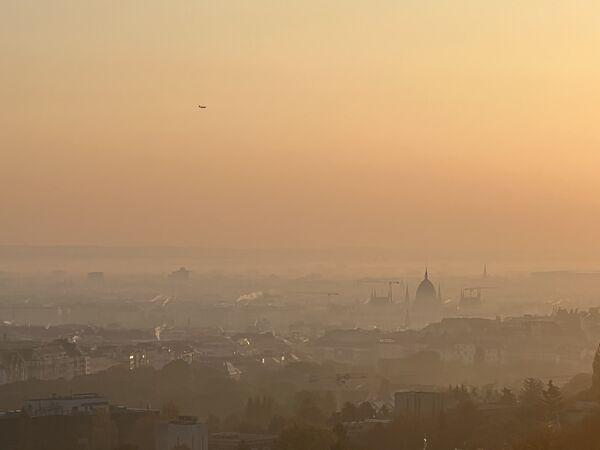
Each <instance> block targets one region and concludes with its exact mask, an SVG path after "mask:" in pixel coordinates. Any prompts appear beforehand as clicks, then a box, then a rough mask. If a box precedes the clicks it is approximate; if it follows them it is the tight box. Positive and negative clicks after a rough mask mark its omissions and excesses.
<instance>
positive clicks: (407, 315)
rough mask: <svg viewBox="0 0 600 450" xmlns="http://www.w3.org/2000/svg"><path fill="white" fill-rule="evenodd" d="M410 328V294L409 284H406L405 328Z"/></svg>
mask: <svg viewBox="0 0 600 450" xmlns="http://www.w3.org/2000/svg"><path fill="white" fill-rule="evenodd" d="M409 327H410V292H409V291H408V284H406V292H405V293H404V328H409Z"/></svg>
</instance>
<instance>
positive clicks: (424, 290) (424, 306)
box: [413, 269, 441, 312]
mask: <svg viewBox="0 0 600 450" xmlns="http://www.w3.org/2000/svg"><path fill="white" fill-rule="evenodd" d="M413 305H414V309H415V310H416V311H420V312H437V311H439V310H440V307H441V301H440V298H439V296H438V295H437V293H436V291H435V287H434V286H433V283H432V282H431V281H430V280H429V274H428V272H427V269H425V278H423V281H421V283H420V284H419V287H418V288H417V293H416V295H415V301H414V303H413Z"/></svg>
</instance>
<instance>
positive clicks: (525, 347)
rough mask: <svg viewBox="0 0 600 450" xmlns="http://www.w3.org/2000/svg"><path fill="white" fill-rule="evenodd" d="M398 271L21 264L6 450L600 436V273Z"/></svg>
mask: <svg viewBox="0 0 600 450" xmlns="http://www.w3.org/2000/svg"><path fill="white" fill-rule="evenodd" d="M396 274H397V275H400V276H396V277H376V276H366V277H358V278H354V277H349V276H341V275H338V276H334V275H331V274H330V275H327V274H326V275H324V274H320V273H315V272H313V273H309V274H306V275H302V276H290V275H277V274H275V273H270V274H266V273H265V274H260V273H256V272H254V273H248V272H243V271H242V272H239V273H233V272H231V273H217V272H197V271H194V270H192V269H188V268H186V267H179V268H176V269H174V270H172V271H171V272H168V273H151V272H148V273H144V274H139V273H138V274H135V273H130V274H128V273H125V272H114V273H111V272H110V271H108V270H107V271H92V272H86V273H78V272H70V271H66V270H58V269H56V270H51V271H50V270H46V271H38V272H36V273H30V274H25V273H19V272H3V273H2V274H1V276H0V287H1V290H2V295H1V298H0V305H1V306H0V320H1V321H2V322H1V323H2V325H1V327H0V331H1V333H0V336H1V337H2V340H1V342H0V408H1V409H2V411H3V412H2V413H0V429H1V430H2V431H1V432H0V448H3V449H4V448H6V449H37V448H61V449H83V448H86V449H87V448H90V449H106V450H109V449H111V450H112V449H120V450H124V449H128V450H133V449H139V450H143V449H149V450H150V449H157V450H163V449H165V450H167V449H168V450H171V449H173V448H177V449H190V450H196V449H202V450H206V449H210V450H225V449H251V450H267V449H268V450H276V449H290V450H292V449H298V450H303V449H309V448H310V449H313V448H314V449H340V450H342V449H348V450H353V449H356V450H363V449H364V450H369V449H382V450H385V449H419V450H420V449H422V448H424V449H526V448H563V447H560V444H559V443H560V442H562V440H568V441H569V442H573V441H574V440H576V439H581V440H582V441H583V442H585V439H586V438H585V433H586V430H588V429H593V427H594V426H596V425H597V424H600V403H599V400H600V394H599V392H600V381H598V380H600V357H599V356H597V355H598V343H599V342H600V308H599V307H598V306H595V304H596V303H595V302H594V299H595V298H597V296H598V295H600V274H598V273H597V272H581V271H538V272H519V273H512V274H504V275H503V274H498V273H495V272H494V269H493V265H492V266H488V265H486V264H482V265H481V266H480V267H479V270H478V271H476V268H475V267H473V269H472V270H471V273H470V274H469V273H466V274H464V273H463V274H461V273H446V274H440V272H438V271H437V270H436V268H435V267H427V268H425V267H423V268H422V272H421V274H420V275H419V274H418V271H417V269H416V268H415V269H414V270H408V271H407V272H406V273H398V272H396ZM590 427H591V428H590ZM540 440H541V441H540ZM530 441H535V442H542V441H543V442H546V443H547V445H548V446H547V447H531V446H528V445H529V443H530ZM45 442H46V443H47V442H51V443H52V444H44V443H45ZM536 445H538V444H536ZM539 445H541V444H539ZM552 445H554V447H553V446H552ZM557 445H558V447H556V446H557ZM573 448H579V447H573ZM581 448H584V447H581ZM585 448H588V447H585Z"/></svg>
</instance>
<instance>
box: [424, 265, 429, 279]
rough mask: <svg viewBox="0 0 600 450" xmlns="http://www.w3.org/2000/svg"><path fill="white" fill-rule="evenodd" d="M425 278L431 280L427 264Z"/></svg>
mask: <svg viewBox="0 0 600 450" xmlns="http://www.w3.org/2000/svg"><path fill="white" fill-rule="evenodd" d="M425 279H426V280H429V273H428V271H427V266H425Z"/></svg>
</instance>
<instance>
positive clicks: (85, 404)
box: [23, 393, 109, 417]
mask: <svg viewBox="0 0 600 450" xmlns="http://www.w3.org/2000/svg"><path fill="white" fill-rule="evenodd" d="M108 409H109V406H108V399H106V397H102V396H100V395H98V394H92V393H90V394H73V395H68V396H64V397H59V396H54V397H49V398H34V399H30V400H25V402H24V404H23V411H24V412H25V414H27V415H28V416H29V417H41V416H70V415H76V414H95V413H96V412H98V411H108Z"/></svg>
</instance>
